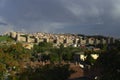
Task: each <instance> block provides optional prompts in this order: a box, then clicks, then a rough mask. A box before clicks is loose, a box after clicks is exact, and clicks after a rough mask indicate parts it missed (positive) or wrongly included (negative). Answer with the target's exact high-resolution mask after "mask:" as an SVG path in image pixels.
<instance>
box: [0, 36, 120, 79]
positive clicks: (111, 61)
mask: <svg viewBox="0 0 120 80" xmlns="http://www.w3.org/2000/svg"><path fill="white" fill-rule="evenodd" d="M9 39H10V38H9V37H7V36H2V37H0V41H4V40H6V42H9V41H11V39H10V40H9ZM97 46H98V47H100V48H101V49H102V50H101V51H92V50H86V49H84V50H83V49H80V48H74V47H71V46H69V47H64V46H63V44H61V45H60V47H59V48H57V47H53V44H52V43H46V42H40V43H39V44H38V45H34V47H33V49H31V50H28V49H26V48H24V47H23V46H22V44H21V43H16V44H2V45H0V80H7V79H8V80H66V79H67V78H68V77H69V76H70V74H71V73H72V70H70V68H69V65H62V64H61V63H62V61H65V62H68V61H71V62H72V61H74V57H73V56H74V53H76V52H80V51H84V52H85V55H87V57H86V60H85V64H88V65H90V66H91V68H90V70H91V71H92V73H94V72H96V73H94V74H91V75H94V76H97V77H98V80H119V79H120V77H119V75H120V42H119V41H118V42H116V43H115V44H110V45H97ZM91 54H99V55H100V57H99V58H98V59H97V60H94V59H93V58H92V57H91ZM35 61H36V62H40V61H41V62H46V61H50V64H49V65H44V66H37V67H36V66H31V65H30V63H31V62H33V63H34V62H35ZM56 63H59V64H56ZM96 69H97V70H98V71H96ZM93 71H94V72H93ZM33 74H34V75H33ZM46 75H47V77H46Z"/></svg>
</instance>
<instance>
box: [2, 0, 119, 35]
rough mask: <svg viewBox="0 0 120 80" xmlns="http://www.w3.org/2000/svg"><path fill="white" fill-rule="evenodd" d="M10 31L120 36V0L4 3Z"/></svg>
mask: <svg viewBox="0 0 120 80" xmlns="http://www.w3.org/2000/svg"><path fill="white" fill-rule="evenodd" d="M6 31H7V32H8V31H23V32H54V33H80V34H89V35H99V34H100V35H107V36H114V37H120V0H0V33H3V32H6Z"/></svg>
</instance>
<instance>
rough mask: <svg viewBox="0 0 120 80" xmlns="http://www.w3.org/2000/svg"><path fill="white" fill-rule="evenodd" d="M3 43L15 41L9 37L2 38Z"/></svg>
mask: <svg viewBox="0 0 120 80" xmlns="http://www.w3.org/2000/svg"><path fill="white" fill-rule="evenodd" d="M2 41H14V40H13V39H12V38H10V37H9V36H0V42H2Z"/></svg>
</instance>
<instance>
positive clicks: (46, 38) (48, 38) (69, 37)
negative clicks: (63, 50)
mask: <svg viewBox="0 0 120 80" xmlns="http://www.w3.org/2000/svg"><path fill="white" fill-rule="evenodd" d="M9 36H10V37H11V38H13V39H14V40H16V41H20V42H26V43H39V42H50V43H53V44H54V46H59V45H60V44H64V47H67V46H74V47H79V46H84V45H97V44H112V43H114V42H115V39H114V38H111V37H99V36H84V35H77V34H51V33H41V32H37V33H32V34H30V33H29V34H28V33H22V32H10V33H9Z"/></svg>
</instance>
